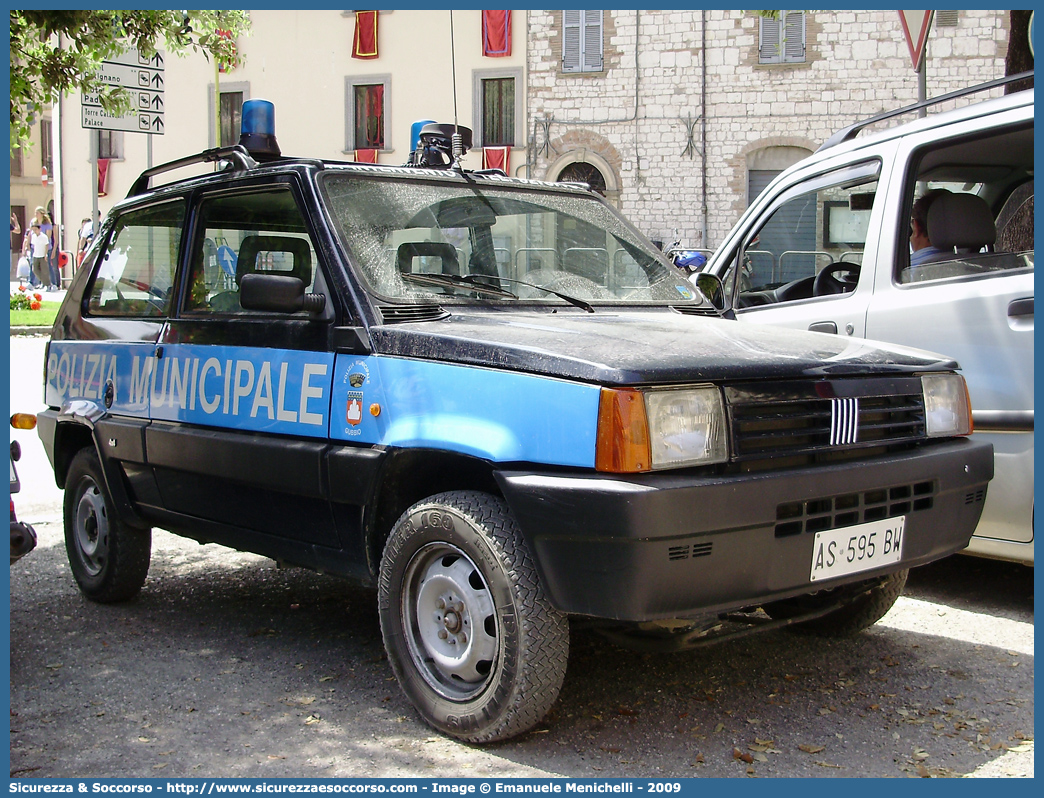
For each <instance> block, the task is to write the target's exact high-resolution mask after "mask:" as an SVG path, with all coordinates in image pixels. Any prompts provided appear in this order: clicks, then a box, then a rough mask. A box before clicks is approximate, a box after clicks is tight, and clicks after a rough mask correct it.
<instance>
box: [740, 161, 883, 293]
mask: <svg viewBox="0 0 1044 798" xmlns="http://www.w3.org/2000/svg"><path fill="white" fill-rule="evenodd" d="M879 169H880V165H879V164H877V163H876V162H875V163H873V164H866V165H863V166H862V167H858V168H856V169H845V170H842V171H841V172H838V173H836V174H833V175H827V176H824V177H823V178H819V179H816V180H815V181H814V182H812V181H810V182H809V183H808V184H807V185H799V186H796V187H792V188H791V189H790V190H789V191H786V192H784V193H783V194H782V195H781V196H780V197H779V199H778V200H777V201H776V203H775V207H774V208H773V209H772V210H771V212H770V213H769V214H768V215H767V218H766V220H765V222H764V224H762V225H761V227H759V228H758V229H757V230H756V231H755V232H754V233H753V234H752V235H750V236H748V237H747V238H746V239H745V242H744V246H743V248H742V249H741V250H740V251H739V257H738V258H737V259H736V260H735V261H734V262H733V265H732V266H731V267H730V268H729V270H728V271H727V272H726V275H725V288H726V291H727V292H729V293H730V294H732V296H733V297H734V304H735V306H736V307H738V308H743V307H751V306H754V305H768V304H775V303H779V302H793V301H796V300H801V299H810V298H812V297H813V296H825V295H830V294H843V293H847V292H849V291H852V290H853V289H854V288H855V283H856V282H857V281H858V275H859V265H860V264H861V263H862V260H863V249H864V247H865V245H866V239H867V231H868V229H869V225H870V218H871V213H872V211H873V208H874V205H875V202H876V198H877V175H878V172H879ZM737 264H738V268H737ZM835 264H843V267H842V266H841V265H835ZM824 271H826V272H827V274H826V275H824V276H823V277H822V278H820V279H819V280H818V281H817V278H819V277H820V275H821V274H822V273H823V272H824Z"/></svg>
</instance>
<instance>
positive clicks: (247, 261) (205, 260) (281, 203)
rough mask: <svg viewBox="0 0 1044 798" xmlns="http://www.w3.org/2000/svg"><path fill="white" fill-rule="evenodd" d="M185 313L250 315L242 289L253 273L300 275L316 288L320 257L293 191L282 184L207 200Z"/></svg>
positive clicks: (203, 205)
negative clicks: (243, 304)
mask: <svg viewBox="0 0 1044 798" xmlns="http://www.w3.org/2000/svg"><path fill="white" fill-rule="evenodd" d="M197 229H199V230H200V231H201V232H200V234H199V235H197V238H196V241H195V243H194V245H193V252H192V267H191V271H190V274H189V288H188V295H187V296H186V299H185V312H186V313H188V314H193V315H194V314H221V315H225V314H235V315H249V314H257V313H259V312H260V311H252V310H247V309H245V308H243V306H242V305H241V304H240V302H239V292H240V288H241V284H242V280H243V278H244V277H245V276H246V275H248V274H275V275H283V276H287V277H296V278H297V279H299V280H301V282H302V283H304V286H305V291H306V292H310V291H311V290H312V288H313V286H314V285H315V279H316V272H317V262H316V255H315V248H314V247H313V246H312V243H311V240H310V239H309V236H308V230H307V227H306V225H305V219H304V215H303V214H302V213H301V210H300V208H299V207H298V206H297V202H296V201H295V200H294V196H293V192H292V191H291V190H290V189H289V188H288V187H283V186H280V187H276V188H272V189H266V190H262V191H255V192H251V193H241V194H235V195H225V196H219V197H212V198H209V199H205V200H203V202H202V203H201V205H200V212H199V225H198V228H197Z"/></svg>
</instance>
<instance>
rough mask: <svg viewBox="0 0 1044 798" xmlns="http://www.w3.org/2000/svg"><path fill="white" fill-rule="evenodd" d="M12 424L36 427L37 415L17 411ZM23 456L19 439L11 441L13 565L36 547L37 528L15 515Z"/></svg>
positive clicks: (12, 417) (22, 426) (25, 427)
mask: <svg viewBox="0 0 1044 798" xmlns="http://www.w3.org/2000/svg"><path fill="white" fill-rule="evenodd" d="M11 426H12V427H14V428H15V429H34V428H35V427H36V416H34V415H32V414H31V413H15V414H14V415H13V416H11ZM21 457H22V447H21V445H20V444H19V443H18V441H11V496H12V498H11V565H14V564H15V563H16V562H18V561H19V560H20V559H22V557H24V556H25V555H26V554H28V553H29V552H31V551H32V550H33V549H35V548H36V530H35V529H33V528H32V526H30V525H29V524H26V523H24V522H22V521H19V520H18V517H17V516H16V515H15V506H14V498H13V497H14V494H16V493H18V491H19V490H20V489H21V487H22V486H21V483H20V482H19V480H18V471H17V470H16V469H15V462H16V461H17V460H20V459H21Z"/></svg>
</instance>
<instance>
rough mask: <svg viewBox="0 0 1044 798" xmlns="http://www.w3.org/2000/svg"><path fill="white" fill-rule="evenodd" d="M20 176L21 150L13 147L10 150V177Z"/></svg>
mask: <svg viewBox="0 0 1044 798" xmlns="http://www.w3.org/2000/svg"><path fill="white" fill-rule="evenodd" d="M21 176H22V148H21V147H15V148H14V149H13V150H11V177H21Z"/></svg>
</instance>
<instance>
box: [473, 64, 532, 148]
mask: <svg viewBox="0 0 1044 798" xmlns="http://www.w3.org/2000/svg"><path fill="white" fill-rule="evenodd" d="M472 80H473V90H474V91H473V95H472V102H473V107H474V108H475V109H476V111H475V113H474V115H473V117H472V122H473V123H474V127H475V130H474V134H475V146H476V147H514V146H515V144H516V143H517V142H521V141H522V139H523V138H524V137H523V134H522V129H521V125H522V124H523V123H524V119H523V114H522V92H520V91H519V90H518V87H519V86H521V85H522V70H521V69H484V70H478V71H475V72H473V73H472ZM479 109H480V110H479Z"/></svg>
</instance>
